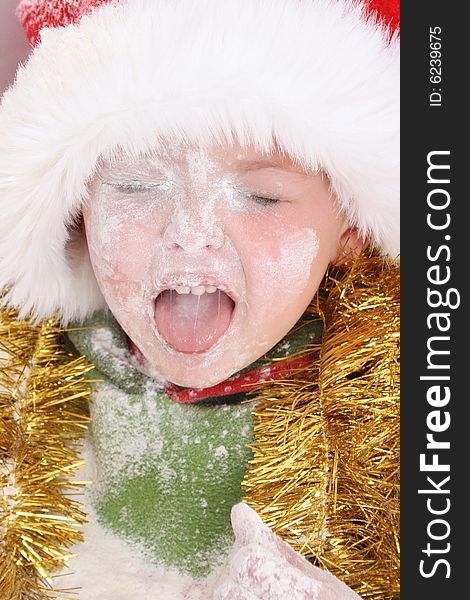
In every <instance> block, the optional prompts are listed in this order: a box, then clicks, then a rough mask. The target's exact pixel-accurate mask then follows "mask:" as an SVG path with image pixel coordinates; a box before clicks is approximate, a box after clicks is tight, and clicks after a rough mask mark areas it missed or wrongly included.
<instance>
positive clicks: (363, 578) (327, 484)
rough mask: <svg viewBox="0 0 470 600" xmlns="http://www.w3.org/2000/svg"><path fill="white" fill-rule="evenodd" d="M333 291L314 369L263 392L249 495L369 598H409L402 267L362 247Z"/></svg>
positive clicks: (329, 289)
mask: <svg viewBox="0 0 470 600" xmlns="http://www.w3.org/2000/svg"><path fill="white" fill-rule="evenodd" d="M321 290H322V293H321V295H320V297H319V299H318V303H317V305H316V306H314V307H311V309H310V311H311V312H312V314H318V315H319V316H320V317H321V318H322V320H323V322H324V335H323V340H322V343H321V346H320V347H313V346H312V348H310V351H313V352H314V356H315V358H314V359H313V360H312V363H311V365H310V367H309V368H308V370H307V371H305V370H304V371H303V372H300V373H299V376H298V377H297V378H296V379H291V380H285V381H277V382H271V383H270V384H269V385H266V386H265V387H262V388H260V390H258V398H259V402H258V404H257V406H256V409H255V412H254V421H255V426H254V433H255V440H256V441H255V444H253V446H252V449H253V454H254V458H253V460H252V461H251V464H250V466H249V470H248V473H247V476H246V479H245V482H244V489H245V492H246V498H245V499H246V501H247V502H248V503H249V504H250V505H251V506H252V507H253V508H255V509H256V510H257V511H258V513H259V514H260V515H261V517H262V518H263V520H264V521H265V522H266V523H267V524H268V525H269V526H270V527H271V528H272V529H273V530H274V531H275V532H276V533H277V534H278V535H280V536H281V537H282V538H284V539H285V540H286V541H288V542H289V543H290V544H291V545H292V546H293V547H294V548H295V549H297V550H298V551H300V552H301V553H302V554H303V555H304V556H306V557H307V558H309V559H310V560H312V562H314V563H315V564H317V565H319V566H321V567H324V568H325V569H327V570H328V571H330V572H332V573H333V574H335V575H337V576H338V577H339V578H340V579H341V580H343V581H344V582H345V583H346V584H347V585H349V586H350V587H351V588H353V589H354V590H355V591H356V592H357V593H358V594H359V595H361V596H362V597H363V598H367V599H372V598H374V599H380V600H386V599H391V598H397V597H398V596H399V396H398V394H399V391H398V390H399V388H398V385H399V383H398V381H399V268H398V265H397V264H396V263H393V262H388V261H384V260H383V259H381V258H378V257H373V256H367V255H362V256H361V257H359V258H358V259H357V260H355V261H352V263H351V264H348V265H346V266H345V268H343V269H342V270H339V269H337V270H335V271H331V272H330V273H329V274H328V275H327V276H326V279H325V281H324V283H323V286H322V287H321Z"/></svg>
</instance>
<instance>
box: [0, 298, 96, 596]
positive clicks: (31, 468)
mask: <svg viewBox="0 0 470 600" xmlns="http://www.w3.org/2000/svg"><path fill="white" fill-rule="evenodd" d="M60 332H61V330H60V328H59V327H58V326H57V324H56V323H54V322H53V321H47V322H45V323H43V324H41V325H38V326H32V325H31V324H30V323H29V322H27V321H18V320H17V316H16V313H15V312H14V311H9V310H5V309H3V310H1V311H0V600H27V599H28V600H32V599H34V600H42V599H45V598H50V597H54V598H57V597H58V596H59V595H61V592H60V591H59V590H58V589H55V590H53V589H52V588H53V579H52V575H53V574H54V573H56V572H58V571H59V570H60V569H62V568H63V567H64V566H66V564H67V559H68V557H69V556H70V554H69V551H68V547H69V546H71V545H72V544H75V543H77V542H79V541H80V540H81V537H82V536H81V532H80V529H79V528H80V525H81V524H82V523H83V522H84V521H85V514H84V512H83V507H82V505H81V504H80V503H79V502H78V501H77V500H75V499H73V498H72V497H71V496H72V495H73V494H74V490H75V494H76V492H77V491H78V489H79V488H80V487H81V486H83V485H84V483H85V482H79V481H75V480H73V475H74V473H75V472H76V471H77V469H78V468H79V467H80V465H81V461H80V460H79V457H78V452H77V443H78V441H79V440H80V439H81V438H83V435H84V432H85V430H86V428H87V424H88V420H89V419H88V416H87V414H86V408H85V406H86V402H84V400H85V399H86V398H87V397H88V396H89V394H90V385H89V383H87V382H86V381H85V377H84V376H85V374H86V373H87V371H89V370H90V368H91V366H90V365H89V363H88V362H87V361H86V360H85V359H84V358H78V359H77V358H76V357H73V356H72V355H70V354H68V353H67V352H66V351H64V350H63V349H62V347H61V345H60V339H59V335H60Z"/></svg>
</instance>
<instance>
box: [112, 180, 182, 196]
mask: <svg viewBox="0 0 470 600" xmlns="http://www.w3.org/2000/svg"><path fill="white" fill-rule="evenodd" d="M104 184H105V185H109V186H111V187H113V188H114V189H115V190H118V191H119V192H122V193H124V194H135V193H138V192H146V191H152V190H165V191H166V190H168V189H169V188H170V187H171V183H170V182H169V181H158V182H152V183H149V182H144V181H123V182H111V181H105V182H104Z"/></svg>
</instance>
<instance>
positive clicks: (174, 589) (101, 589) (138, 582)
mask: <svg viewBox="0 0 470 600" xmlns="http://www.w3.org/2000/svg"><path fill="white" fill-rule="evenodd" d="M82 457H83V458H84V459H85V465H86V466H85V467H84V468H83V471H82V472H81V473H78V474H77V476H76V478H77V480H80V479H82V480H83V479H89V478H90V477H92V478H93V477H94V472H93V471H94V469H93V450H92V448H91V445H90V443H89V441H86V442H85V444H84V448H83V452H82ZM84 501H85V511H86V513H87V515H88V517H89V522H88V523H87V524H86V525H85V526H84V529H83V533H84V538H85V541H84V542H83V543H82V544H78V545H76V546H74V547H73V548H72V549H71V552H72V553H76V556H75V557H74V558H72V559H70V561H69V568H67V569H64V571H63V573H62V574H61V575H60V576H59V577H57V578H56V580H55V586H56V587H60V588H67V589H70V588H79V593H78V595H77V600H207V599H208V598H211V597H212V590H213V587H214V585H215V582H216V580H217V579H218V577H219V576H220V571H221V569H222V568H223V567H222V568H220V567H219V569H216V570H214V572H213V573H212V574H211V575H210V576H209V577H208V578H207V579H205V580H202V581H195V580H193V579H192V578H191V577H189V576H187V575H182V574H181V573H178V572H177V571H176V570H171V569H168V568H167V567H163V566H162V567H158V566H154V565H152V564H151V562H150V561H149V560H147V559H146V553H145V549H143V548H142V547H140V546H139V545H138V544H135V543H129V542H128V541H126V540H125V539H124V538H122V537H120V536H117V535H115V534H113V533H111V532H110V531H109V530H108V529H105V528H104V527H102V526H101V525H100V524H99V523H98V521H97V517H96V514H95V512H94V510H93V507H92V504H91V502H90V498H89V495H88V494H85V498H84Z"/></svg>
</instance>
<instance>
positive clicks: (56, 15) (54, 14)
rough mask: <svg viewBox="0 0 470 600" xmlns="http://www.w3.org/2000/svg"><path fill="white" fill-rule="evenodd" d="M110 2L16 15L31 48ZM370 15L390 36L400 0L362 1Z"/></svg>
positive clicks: (43, 1) (56, 0)
mask: <svg viewBox="0 0 470 600" xmlns="http://www.w3.org/2000/svg"><path fill="white" fill-rule="evenodd" d="M111 1H112V0H20V2H19V6H18V10H17V15H18V17H19V19H20V21H21V24H22V25H23V28H24V30H25V31H26V35H27V36H28V38H29V40H30V42H31V43H32V44H33V45H35V44H37V43H38V41H39V34H40V31H41V29H42V28H43V27H65V26H66V25H69V24H71V23H76V22H77V21H78V20H79V19H80V17H82V16H83V15H84V14H87V13H89V12H90V11H91V10H92V9H93V8H95V7H97V6H100V5H101V4H106V3H108V2H111ZM366 5H367V6H368V10H369V12H370V13H376V16H377V18H378V19H380V20H382V21H383V22H384V23H385V24H386V25H387V26H388V27H390V31H391V33H392V34H393V33H394V32H395V31H396V30H397V28H398V27H399V24H400V0H366Z"/></svg>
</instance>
